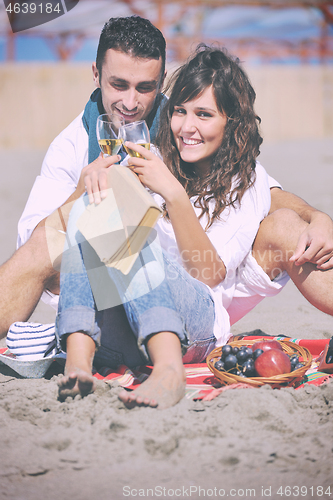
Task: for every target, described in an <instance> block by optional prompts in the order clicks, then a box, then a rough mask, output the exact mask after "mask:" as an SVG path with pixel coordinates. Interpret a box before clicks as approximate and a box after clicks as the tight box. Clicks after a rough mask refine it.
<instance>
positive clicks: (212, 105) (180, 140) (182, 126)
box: [171, 86, 227, 172]
mask: <svg viewBox="0 0 333 500" xmlns="http://www.w3.org/2000/svg"><path fill="white" fill-rule="evenodd" d="M226 123H227V117H226V116H225V115H224V114H222V113H221V112H220V110H219V109H218V107H217V105H216V102H215V97H214V95H213V91H212V87H211V86H210V87H207V88H206V89H205V90H204V91H203V92H202V93H201V94H200V95H199V96H198V97H196V98H195V99H192V100H191V101H188V102H185V103H182V104H179V105H178V106H175V107H174V110H173V114H172V118H171V130H172V133H173V136H174V140H175V142H176V146H177V149H178V151H179V154H180V157H181V159H182V160H183V161H185V162H186V163H192V164H193V165H194V167H195V169H196V170H198V172H206V171H210V169H211V163H212V159H213V157H214V155H215V154H216V152H217V151H218V149H219V147H220V146H221V143H222V139H223V135H224V128H225V126H226Z"/></svg>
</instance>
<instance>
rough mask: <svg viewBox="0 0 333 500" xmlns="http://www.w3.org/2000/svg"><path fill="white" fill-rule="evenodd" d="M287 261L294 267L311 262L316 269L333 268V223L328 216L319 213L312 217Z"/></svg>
mask: <svg viewBox="0 0 333 500" xmlns="http://www.w3.org/2000/svg"><path fill="white" fill-rule="evenodd" d="M289 260H290V262H294V263H295V265H296V266H301V265H302V264H305V263H306V262H312V264H316V265H317V269H321V270H326V269H332V268H333V221H332V219H331V218H330V217H329V216H328V215H326V214H324V213H323V212H319V211H318V212H315V213H314V214H313V215H312V217H311V221H310V223H309V225H308V227H307V228H306V229H305V231H303V233H302V234H301V236H300V237H299V240H298V243H297V246H296V249H295V252H294V255H293V256H292V257H291V258H290V259H289Z"/></svg>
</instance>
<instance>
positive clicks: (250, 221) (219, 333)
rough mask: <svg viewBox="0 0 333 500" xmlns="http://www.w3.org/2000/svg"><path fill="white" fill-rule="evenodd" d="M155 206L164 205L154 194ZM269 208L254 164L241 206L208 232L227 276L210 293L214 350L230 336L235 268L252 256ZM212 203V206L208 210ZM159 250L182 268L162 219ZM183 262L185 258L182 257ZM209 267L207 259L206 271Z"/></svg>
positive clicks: (264, 179)
mask: <svg viewBox="0 0 333 500" xmlns="http://www.w3.org/2000/svg"><path fill="white" fill-rule="evenodd" d="M153 196H154V198H155V200H156V202H157V203H158V204H160V205H162V203H163V199H162V198H161V196H159V195H157V194H153ZM194 201H195V198H193V199H191V203H192V206H193V208H194V211H195V213H196V215H197V216H199V215H200V213H201V209H200V208H196V207H195V206H194V204H193V203H194ZM270 205H271V195H270V185H269V176H268V174H267V173H266V171H265V169H264V168H263V167H262V166H261V165H260V163H258V162H257V165H256V180H255V182H254V184H253V186H251V187H250V188H249V189H247V191H245V193H244V195H243V198H242V201H241V205H240V206H239V204H237V205H236V208H233V207H228V208H227V209H225V210H224V211H223V212H222V214H221V217H220V220H217V221H215V222H214V223H213V224H212V226H211V227H210V228H209V229H208V230H207V236H208V237H209V239H210V241H211V242H212V244H213V245H214V247H215V249H216V251H217V253H218V255H219V257H220V258H221V259H222V261H223V263H224V265H225V267H226V270H227V274H226V277H225V279H224V281H223V282H222V283H220V284H219V285H218V286H216V287H215V288H212V289H211V288H209V287H208V289H209V291H210V293H211V295H212V297H213V299H214V303H215V323H214V335H215V337H216V339H217V344H216V345H217V346H219V345H223V344H225V343H226V342H227V341H228V339H229V337H230V336H231V333H230V323H229V315H228V313H227V308H228V307H229V305H230V303H231V301H232V298H233V295H234V290H235V286H236V273H237V268H238V266H239V265H240V264H241V262H243V260H244V259H245V257H246V256H247V255H248V254H249V252H251V249H252V244H253V241H254V239H255V236H256V234H257V232H258V229H259V224H260V222H261V221H262V220H263V219H264V218H265V217H266V216H267V214H268V212H269V209H270ZM213 208H214V202H212V203H211V210H210V211H212V210H213ZM199 222H200V224H201V226H202V227H203V228H205V227H206V224H207V216H203V217H201V219H199ZM156 230H157V233H158V236H159V240H160V244H161V247H162V248H163V249H164V250H165V251H166V252H167V253H168V254H169V255H170V256H171V258H173V259H174V260H176V261H178V262H179V263H180V264H182V259H181V255H180V253H179V250H178V247H177V242H176V237H175V233H174V230H173V227H172V224H171V223H170V222H169V221H168V220H167V219H164V218H163V219H161V220H160V221H159V222H158V224H157V225H156ZM183 257H185V258H186V254H185V255H183ZM209 265H210V261H209V256H208V260H207V267H208V266H209Z"/></svg>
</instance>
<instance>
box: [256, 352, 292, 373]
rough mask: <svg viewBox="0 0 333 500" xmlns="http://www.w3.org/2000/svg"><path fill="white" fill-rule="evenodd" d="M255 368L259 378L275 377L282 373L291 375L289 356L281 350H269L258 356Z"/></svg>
mask: <svg viewBox="0 0 333 500" xmlns="http://www.w3.org/2000/svg"><path fill="white" fill-rule="evenodd" d="M254 368H255V370H256V372H257V374H258V376H259V377H273V376H274V375H281V374H282V373H290V371H291V364H290V358H289V356H288V355H287V354H286V353H285V352H283V351H281V350H280V349H269V350H268V351H265V352H263V353H262V354H260V356H258V358H257V359H256V360H255V362H254Z"/></svg>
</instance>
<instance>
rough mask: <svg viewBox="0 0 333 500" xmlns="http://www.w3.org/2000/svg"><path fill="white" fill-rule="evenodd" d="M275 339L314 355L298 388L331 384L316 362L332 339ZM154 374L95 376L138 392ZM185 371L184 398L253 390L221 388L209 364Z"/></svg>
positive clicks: (145, 370)
mask: <svg viewBox="0 0 333 500" xmlns="http://www.w3.org/2000/svg"><path fill="white" fill-rule="evenodd" d="M269 338H270V339H272V340H273V339H274V340H288V341H290V342H294V343H295V344H298V345H300V346H303V347H306V348H307V349H309V351H310V352H311V354H312V356H313V361H312V365H311V368H310V369H309V370H308V371H307V372H306V374H305V376H304V378H303V380H302V381H301V382H299V384H298V385H297V387H296V389H299V388H300V387H303V386H304V385H305V384H313V385H321V384H324V383H326V382H328V381H329V380H330V379H331V378H332V377H333V374H332V375H328V374H327V373H322V372H318V370H317V367H318V363H317V362H316V360H317V359H318V357H319V356H320V354H321V353H322V352H323V350H324V349H325V346H326V345H327V344H328V342H329V339H292V338H288V337H285V336H283V337H269ZM255 339H262V336H246V337H243V336H242V340H255ZM151 371H152V367H149V366H143V367H140V368H139V369H138V370H131V369H129V368H128V367H127V366H124V365H121V366H119V368H118V369H117V370H111V369H110V368H102V369H101V370H99V372H98V373H95V377H96V378H97V379H99V380H109V381H111V380H114V381H115V380H116V381H117V382H118V384H119V385H121V386H122V387H124V388H126V389H130V390H131V389H132V390H133V389H135V388H136V387H137V386H138V385H139V384H141V383H142V382H143V381H144V380H146V378H147V377H148V376H149V374H150V373H151ZM185 371H186V391H185V398H187V399H200V400H203V401H208V400H211V399H213V398H215V397H216V396H218V395H219V394H221V392H224V391H226V390H230V389H238V388H252V387H251V386H250V385H248V384H246V381H244V383H240V384H230V385H226V386H222V385H221V383H220V382H219V380H218V379H217V378H216V377H215V376H214V374H213V373H212V372H211V371H210V369H209V368H208V366H207V365H206V363H200V364H189V365H185Z"/></svg>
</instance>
